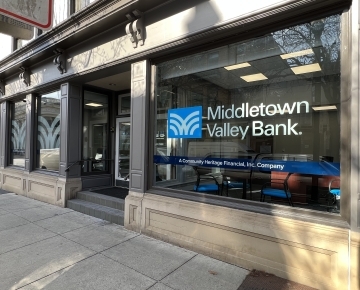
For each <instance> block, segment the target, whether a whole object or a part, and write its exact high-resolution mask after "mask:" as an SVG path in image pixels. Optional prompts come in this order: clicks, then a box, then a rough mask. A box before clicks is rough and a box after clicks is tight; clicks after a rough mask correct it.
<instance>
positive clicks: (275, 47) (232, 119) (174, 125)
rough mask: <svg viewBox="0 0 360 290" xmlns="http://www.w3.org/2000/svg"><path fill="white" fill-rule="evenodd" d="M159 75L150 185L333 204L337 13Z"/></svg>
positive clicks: (166, 67)
mask: <svg viewBox="0 0 360 290" xmlns="http://www.w3.org/2000/svg"><path fill="white" fill-rule="evenodd" d="M157 72H158V74H157V82H156V94H155V95H156V106H157V107H156V136H155V156H154V168H155V172H156V175H155V176H154V184H155V185H156V186H161V187H166V188H174V189H181V190H185V191H192V192H198V193H201V194H215V195H224V196H229V197H231V198H238V199H250V200H254V201H261V202H270V203H278V204H284V205H290V206H292V205H293V206H298V207H306V208H311V209H316V210H323V211H332V212H333V211H335V212H338V211H339V204H340V202H339V201H340V193H341V190H340V188H339V186H340V182H339V178H340V153H339V152H340V112H341V106H340V16H339V15H334V16H330V17H326V18H323V19H319V20H316V21H312V22H310V23H306V24H302V25H298V26H294V27H290V28H287V29H283V30H279V31H276V32H273V33H270V34H267V35H264V36H262V37H259V38H256V39H251V40H248V41H243V42H239V43H235V44H231V45H227V46H223V47H219V48H217V49H213V50H210V51H206V52H202V53H198V54H196V55H191V56H188V57H183V58H179V59H175V60H172V61H168V62H165V63H162V64H160V65H159V66H158V70H157ZM329 185H330V190H329Z"/></svg>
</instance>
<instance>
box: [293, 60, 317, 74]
mask: <svg viewBox="0 0 360 290" xmlns="http://www.w3.org/2000/svg"><path fill="white" fill-rule="evenodd" d="M291 70H292V71H293V72H294V74H296V75H300V74H307V73H311V72H316V71H321V67H320V65H319V64H318V63H313V64H307V65H302V66H296V67H292V68H291Z"/></svg>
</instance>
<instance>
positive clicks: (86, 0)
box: [75, 0, 97, 12]
mask: <svg viewBox="0 0 360 290" xmlns="http://www.w3.org/2000/svg"><path fill="white" fill-rule="evenodd" d="M95 1H97V0H75V12H77V11H79V10H81V9H83V8H84V7H86V6H88V5H89V4H91V3H93V2H95Z"/></svg>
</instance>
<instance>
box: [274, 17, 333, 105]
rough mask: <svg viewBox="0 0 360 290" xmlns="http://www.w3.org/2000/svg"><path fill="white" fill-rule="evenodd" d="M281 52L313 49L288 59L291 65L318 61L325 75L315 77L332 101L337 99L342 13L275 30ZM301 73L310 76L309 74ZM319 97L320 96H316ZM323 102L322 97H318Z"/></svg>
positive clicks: (327, 97) (325, 94)
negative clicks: (310, 51)
mask: <svg viewBox="0 0 360 290" xmlns="http://www.w3.org/2000/svg"><path fill="white" fill-rule="evenodd" d="M272 37H273V39H274V40H275V42H276V44H277V45H278V47H279V48H280V49H281V53H282V54H285V53H294V52H298V51H303V50H307V49H312V51H313V52H314V53H309V54H306V55H302V56H298V57H292V58H289V59H287V60H286V61H287V63H288V65H289V66H290V67H295V66H301V65H308V64H313V63H319V64H320V67H321V70H322V76H321V77H320V76H319V77H317V78H316V83H318V84H320V85H321V89H322V90H323V92H324V94H323V95H324V96H325V98H326V99H327V100H328V102H329V103H338V102H339V94H340V79H339V72H340V16H339V15H333V16H330V17H327V18H323V19H320V20H316V21H312V22H310V23H305V24H302V25H298V26H295V27H291V28H288V29H283V30H280V31H277V32H274V33H272ZM298 77H299V78H300V77H302V78H307V77H308V76H307V75H306V74H304V75H298ZM317 97H318V98H319V97H320V96H317ZM316 101H317V102H321V100H320V99H317V100H316Z"/></svg>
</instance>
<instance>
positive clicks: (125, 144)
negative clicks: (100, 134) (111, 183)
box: [115, 118, 130, 188]
mask: <svg viewBox="0 0 360 290" xmlns="http://www.w3.org/2000/svg"><path fill="white" fill-rule="evenodd" d="M115 145H116V147H115V148H116V156H115V185H116V186H121V187H126V188H129V173H130V171H129V168H130V118H117V119H116V144H115Z"/></svg>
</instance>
